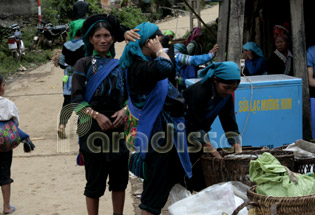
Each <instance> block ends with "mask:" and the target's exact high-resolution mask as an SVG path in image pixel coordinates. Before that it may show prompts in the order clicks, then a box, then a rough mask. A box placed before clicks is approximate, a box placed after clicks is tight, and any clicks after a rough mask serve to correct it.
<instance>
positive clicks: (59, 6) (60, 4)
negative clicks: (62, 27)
mask: <svg viewBox="0 0 315 215" xmlns="http://www.w3.org/2000/svg"><path fill="white" fill-rule="evenodd" d="M76 1H77V0H42V8H43V9H42V10H43V20H44V21H49V22H51V23H52V24H54V25H56V24H60V23H69V22H70V21H71V19H72V17H73V3H74V2H76ZM86 2H88V3H89V4H90V6H89V12H88V15H92V14H99V13H104V9H102V7H101V5H100V1H99V0H86Z"/></svg>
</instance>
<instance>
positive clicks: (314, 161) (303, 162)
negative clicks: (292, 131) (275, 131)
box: [275, 145, 315, 214]
mask: <svg viewBox="0 0 315 215" xmlns="http://www.w3.org/2000/svg"><path fill="white" fill-rule="evenodd" d="M287 147H288V145H284V146H280V147H277V148H275V150H283V149H285V148H287ZM314 166H315V158H294V169H293V171H294V172H298V173H300V174H306V173H309V172H314ZM314 214H315V213H314Z"/></svg>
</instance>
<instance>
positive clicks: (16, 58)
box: [12, 50, 21, 62]
mask: <svg viewBox="0 0 315 215" xmlns="http://www.w3.org/2000/svg"><path fill="white" fill-rule="evenodd" d="M12 54H13V58H14V60H15V61H16V62H19V61H20V60H21V53H20V52H19V51H18V50H17V51H14V52H13V53H12Z"/></svg>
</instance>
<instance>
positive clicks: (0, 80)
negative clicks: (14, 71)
mask: <svg viewBox="0 0 315 215" xmlns="http://www.w3.org/2000/svg"><path fill="white" fill-rule="evenodd" d="M3 80H4V79H3V76H2V75H1V74H0V85H1V84H2V82H3Z"/></svg>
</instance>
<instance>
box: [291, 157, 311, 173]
mask: <svg viewBox="0 0 315 215" xmlns="http://www.w3.org/2000/svg"><path fill="white" fill-rule="evenodd" d="M314 166H315V158H295V159H294V171H295V172H298V173H301V174H306V173H308V172H314Z"/></svg>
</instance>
